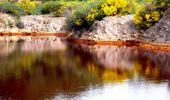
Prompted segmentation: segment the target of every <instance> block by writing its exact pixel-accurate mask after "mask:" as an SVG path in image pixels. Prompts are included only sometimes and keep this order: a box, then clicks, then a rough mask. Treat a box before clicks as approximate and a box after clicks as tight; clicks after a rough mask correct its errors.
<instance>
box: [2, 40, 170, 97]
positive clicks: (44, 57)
mask: <svg viewBox="0 0 170 100" xmlns="http://www.w3.org/2000/svg"><path fill="white" fill-rule="evenodd" d="M56 44H57V45H54V47H51V46H50V45H48V44H47V43H45V45H44V44H34V43H32V44H28V45H27V44H26V43H24V44H14V46H11V47H15V48H14V49H12V51H10V52H9V53H6V56H3V57H1V58H0V84H1V85H0V96H1V97H2V98H7V97H9V96H10V97H12V98H17V99H26V98H27V99H28V100H33V99H38V98H49V97H52V96H53V95H57V94H59V93H61V92H62V93H64V94H65V95H68V96H70V97H71V96H75V95H78V94H79V93H80V92H81V91H84V90H85V89H87V88H88V87H89V86H90V85H93V83H101V84H102V82H103V81H106V82H122V81H124V80H126V79H133V78H134V77H138V78H140V77H142V78H145V79H152V80H156V81H161V80H162V79H170V77H169V76H170V75H169V74H170V71H169V70H170V68H169V67H168V66H169V62H170V54H169V53H165V52H152V51H146V50H141V49H135V48H127V47H116V46H86V45H80V46H79V45H71V44H67V47H66V46H65V44H63V43H61V42H60V43H56ZM47 45H48V49H45V48H44V47H45V46H47ZM2 47H3V45H2ZM31 47H33V48H31ZM37 47H39V48H41V49H38V48H37ZM43 48H44V49H43ZM0 54H2V53H0ZM4 91H6V92H4Z"/></svg>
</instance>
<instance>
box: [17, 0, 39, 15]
mask: <svg viewBox="0 0 170 100" xmlns="http://www.w3.org/2000/svg"><path fill="white" fill-rule="evenodd" d="M17 5H18V6H19V7H21V8H22V9H23V10H24V12H25V14H30V13H31V12H32V11H33V10H35V8H36V3H35V2H34V1H31V0H21V1H19V2H17Z"/></svg>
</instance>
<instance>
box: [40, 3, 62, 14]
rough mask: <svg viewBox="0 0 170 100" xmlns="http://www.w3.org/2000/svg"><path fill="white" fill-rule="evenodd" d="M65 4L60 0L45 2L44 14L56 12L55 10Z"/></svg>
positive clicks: (42, 11) (43, 5) (42, 10)
mask: <svg viewBox="0 0 170 100" xmlns="http://www.w3.org/2000/svg"><path fill="white" fill-rule="evenodd" d="M63 5H64V4H63V3H62V2H59V1H50V2H46V3H43V4H42V6H41V13H42V14H49V13H52V12H54V11H55V10H58V9H60V8H61V7H62V6H63Z"/></svg>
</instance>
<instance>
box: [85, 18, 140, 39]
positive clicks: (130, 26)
mask: <svg viewBox="0 0 170 100" xmlns="http://www.w3.org/2000/svg"><path fill="white" fill-rule="evenodd" d="M138 33H139V32H138V30H137V29H136V28H135V25H134V22H133V15H126V16H109V17H105V18H104V19H103V20H101V21H97V22H95V24H94V26H93V29H92V30H91V31H90V32H87V33H86V34H85V36H86V37H90V38H91V39H94V40H95V39H96V40H115V41H116V40H123V41H124V40H139V38H138V37H139V35H140V34H138ZM85 36H83V37H85Z"/></svg>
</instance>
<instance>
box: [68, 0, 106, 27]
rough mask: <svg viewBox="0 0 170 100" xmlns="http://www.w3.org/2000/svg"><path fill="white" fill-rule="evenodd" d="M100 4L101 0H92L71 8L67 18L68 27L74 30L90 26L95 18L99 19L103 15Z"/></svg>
mask: <svg viewBox="0 0 170 100" xmlns="http://www.w3.org/2000/svg"><path fill="white" fill-rule="evenodd" d="M101 4H102V0H98V1H95V0H93V1H89V2H87V3H86V4H82V5H80V6H79V7H77V8H75V9H73V11H72V13H71V15H70V16H69V17H68V20H67V24H68V28H69V29H74V30H79V29H82V28H85V29H87V28H89V27H91V26H92V24H93V23H94V21H95V20H101V19H102V18H103V17H104V14H103V12H102V10H101Z"/></svg>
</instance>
